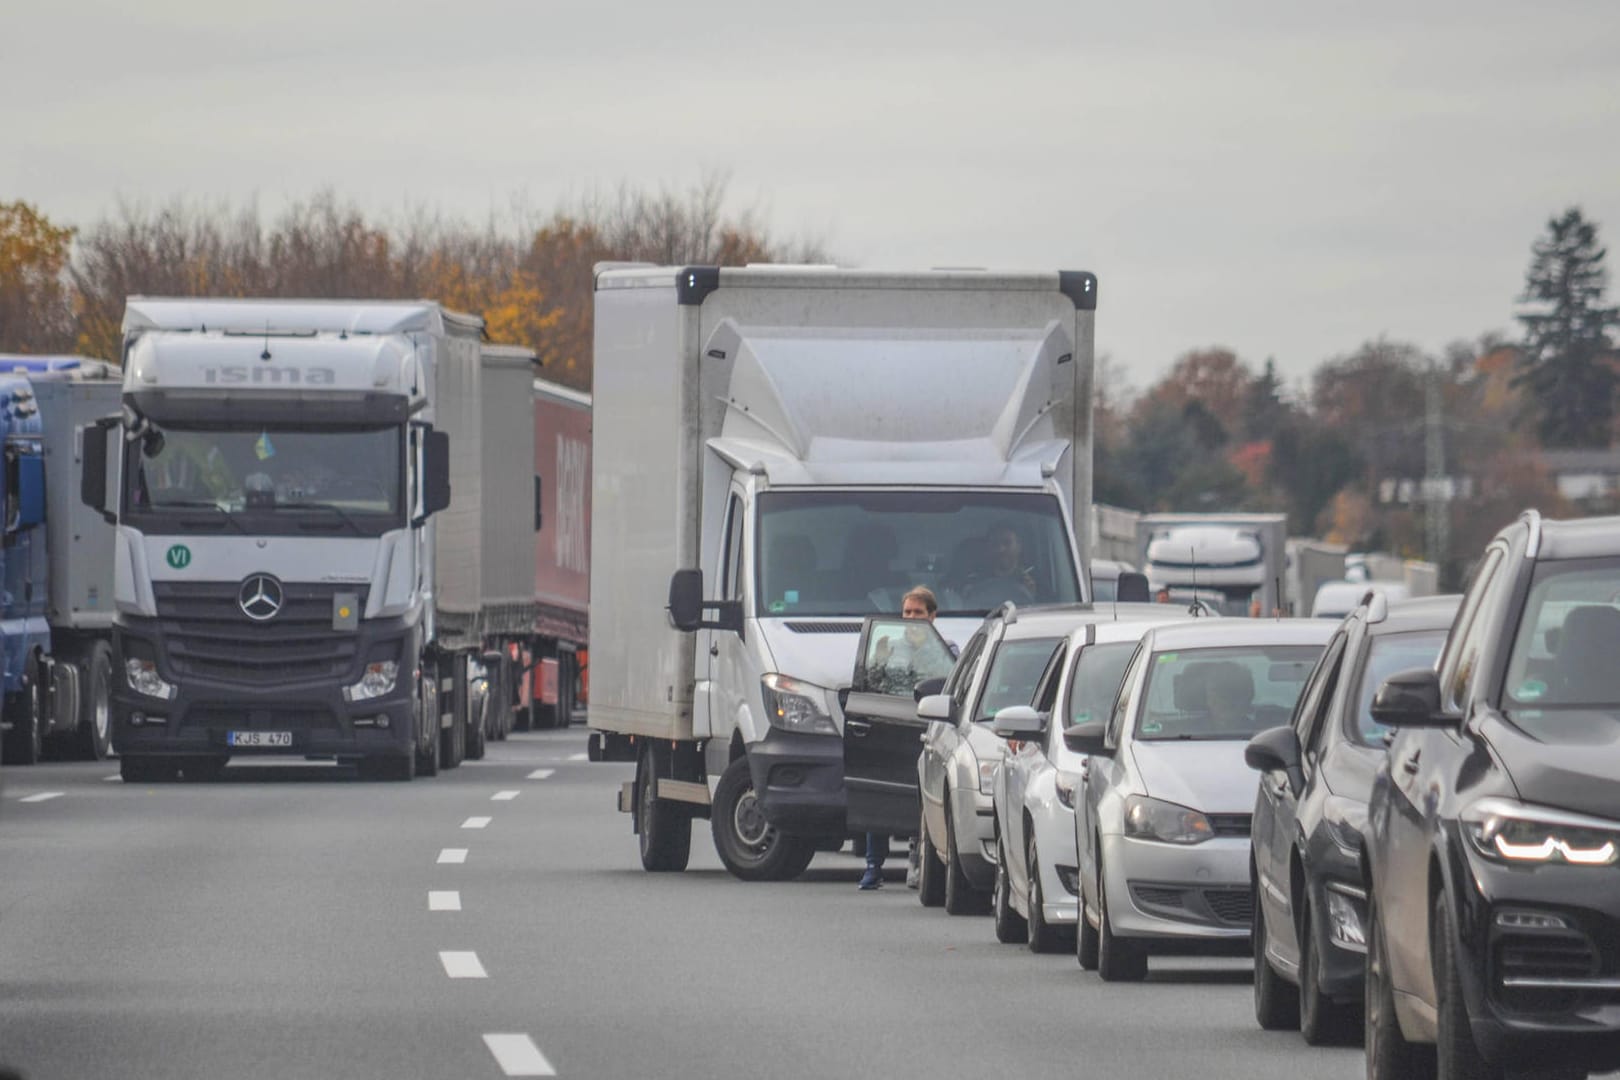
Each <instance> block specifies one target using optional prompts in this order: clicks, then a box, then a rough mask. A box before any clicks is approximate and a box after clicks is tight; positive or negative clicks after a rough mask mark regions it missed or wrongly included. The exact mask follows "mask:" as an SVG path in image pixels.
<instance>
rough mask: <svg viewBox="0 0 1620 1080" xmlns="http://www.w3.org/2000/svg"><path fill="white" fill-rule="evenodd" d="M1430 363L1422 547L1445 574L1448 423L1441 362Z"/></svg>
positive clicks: (1448, 511) (1448, 521)
mask: <svg viewBox="0 0 1620 1080" xmlns="http://www.w3.org/2000/svg"><path fill="white" fill-rule="evenodd" d="M1428 366H1429V371H1428V375H1429V377H1428V385H1427V388H1426V390H1425V392H1424V410H1423V411H1424V435H1423V464H1424V470H1423V487H1424V499H1423V546H1424V549H1425V550H1424V557H1425V558H1427V559H1428V561H1429V562H1432V563H1434V564H1435V565H1436V566H1438V567H1440V572H1441V576H1442V577H1443V576H1444V575H1445V565H1446V552H1447V549H1448V548H1449V547H1450V545H1451V536H1450V532H1451V492H1450V491H1449V490H1448V489H1447V486H1446V423H1445V408H1444V400H1443V398H1442V396H1441V381H1440V365H1439V364H1438V363H1436V362H1434V361H1432V360H1431V361H1430V362H1429V365H1428Z"/></svg>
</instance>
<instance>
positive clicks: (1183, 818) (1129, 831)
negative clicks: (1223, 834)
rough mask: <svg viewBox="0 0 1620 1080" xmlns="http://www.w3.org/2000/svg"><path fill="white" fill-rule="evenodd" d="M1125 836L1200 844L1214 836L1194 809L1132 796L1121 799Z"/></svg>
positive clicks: (1201, 815)
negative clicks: (1123, 801) (1123, 810)
mask: <svg viewBox="0 0 1620 1080" xmlns="http://www.w3.org/2000/svg"><path fill="white" fill-rule="evenodd" d="M1125 835H1126V836H1131V837H1135V838H1136V839H1138V840H1158V841H1161V842H1162V843H1166V844H1202V843H1203V842H1204V841H1205V840H1208V839H1210V838H1211V837H1213V836H1214V835H1215V829H1214V827H1212V826H1211V825H1210V823H1209V818H1207V817H1205V816H1204V815H1203V814H1200V813H1199V812H1198V811H1197V810H1191V809H1188V808H1187V807H1185V806H1178V805H1177V804H1175V803H1171V802H1165V801H1164V800H1162V799H1150V798H1148V797H1147V796H1146V795H1132V796H1131V797H1130V798H1128V799H1126V800H1125Z"/></svg>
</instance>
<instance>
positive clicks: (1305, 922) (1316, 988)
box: [1255, 900, 1361, 1046]
mask: <svg viewBox="0 0 1620 1080" xmlns="http://www.w3.org/2000/svg"><path fill="white" fill-rule="evenodd" d="M1256 906H1257V907H1258V906H1259V905H1258V904H1257V905H1256ZM1315 914H1316V912H1315V911H1314V910H1313V908H1312V906H1311V903H1310V901H1309V900H1306V901H1305V917H1304V918H1303V919H1302V920H1301V921H1300V928H1299V1033H1300V1034H1301V1035H1303V1036H1304V1037H1305V1042H1306V1043H1307V1044H1308V1045H1310V1046H1349V1045H1354V1044H1355V1042H1356V1041H1357V1040H1358V1039H1360V1038H1361V1017H1360V1015H1358V1014H1357V1012H1356V1009H1355V1007H1354V1006H1353V1005H1347V1004H1344V1003H1343V1002H1338V1001H1334V1000H1333V999H1332V998H1330V997H1328V996H1327V995H1325V994H1323V993H1322V950H1320V949H1318V948H1317V947H1316V925H1317V924H1316V919H1315ZM1255 955H1256V956H1257V957H1258V956H1259V955H1260V954H1259V953H1258V952H1257V953H1255Z"/></svg>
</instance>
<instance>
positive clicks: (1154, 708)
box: [1136, 645, 1322, 741]
mask: <svg viewBox="0 0 1620 1080" xmlns="http://www.w3.org/2000/svg"><path fill="white" fill-rule="evenodd" d="M1321 654H1322V647H1321V646H1320V645H1240V646H1231V647H1226V648H1213V649H1182V650H1180V651H1179V652H1161V653H1156V654H1154V656H1153V659H1152V663H1150V664H1149V666H1148V681H1147V692H1146V693H1145V694H1144V695H1143V697H1144V698H1145V702H1144V704H1143V706H1142V711H1141V714H1140V715H1139V717H1138V718H1137V725H1136V737H1137V738H1139V739H1142V740H1145V741H1153V740H1165V739H1210V740H1214V739H1247V738H1249V737H1250V736H1251V735H1254V734H1256V733H1257V732H1260V731H1264V730H1265V729H1266V728H1269V727H1277V726H1279V725H1281V724H1286V723H1288V718H1289V717H1290V716H1291V715H1293V712H1294V705H1295V703H1296V702H1297V701H1298V700H1299V693H1300V690H1301V689H1302V688H1303V687H1304V685H1305V679H1306V676H1308V675H1309V674H1310V672H1311V667H1312V665H1314V664H1315V663H1316V660H1317V657H1319V656H1320V655H1321Z"/></svg>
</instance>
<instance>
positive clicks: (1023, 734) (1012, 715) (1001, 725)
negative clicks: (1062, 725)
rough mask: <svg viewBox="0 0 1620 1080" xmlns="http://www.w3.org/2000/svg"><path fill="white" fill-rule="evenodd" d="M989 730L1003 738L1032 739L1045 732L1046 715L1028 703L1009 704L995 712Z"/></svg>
mask: <svg viewBox="0 0 1620 1080" xmlns="http://www.w3.org/2000/svg"><path fill="white" fill-rule="evenodd" d="M990 730H991V731H992V732H994V733H995V734H996V735H999V736H1000V737H1001V738H1003V739H1022V740H1031V741H1032V740H1035V739H1038V738H1040V737H1041V735H1042V734H1044V733H1045V732H1046V717H1045V716H1044V715H1043V714H1041V713H1039V712H1037V711H1036V710H1034V709H1032V708H1030V707H1029V706H1028V705H1011V706H1008V707H1007V708H1005V709H1002V710H1001V711H1000V712H998V713H996V718H995V719H994V720H992V721H990Z"/></svg>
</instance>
